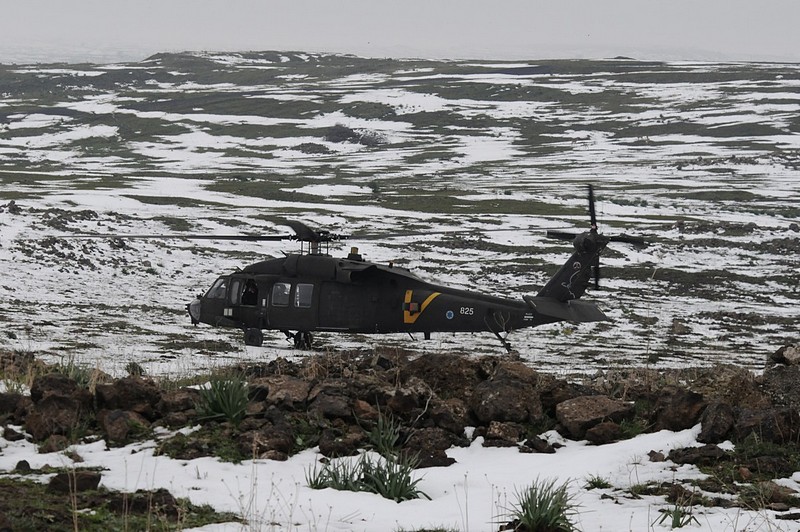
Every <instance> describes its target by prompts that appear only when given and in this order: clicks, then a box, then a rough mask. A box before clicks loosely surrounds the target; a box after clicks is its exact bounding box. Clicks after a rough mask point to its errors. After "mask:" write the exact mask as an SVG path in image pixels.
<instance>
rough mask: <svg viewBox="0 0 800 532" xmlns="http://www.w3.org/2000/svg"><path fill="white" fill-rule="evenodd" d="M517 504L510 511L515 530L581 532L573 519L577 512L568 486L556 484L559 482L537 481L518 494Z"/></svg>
mask: <svg viewBox="0 0 800 532" xmlns="http://www.w3.org/2000/svg"><path fill="white" fill-rule="evenodd" d="M516 497H517V503H516V504H515V505H513V506H512V508H511V509H510V510H509V514H510V517H511V518H512V519H513V523H514V529H513V530H520V531H522V530H525V531H529V532H534V531H540V530H547V531H548V532H572V531H573V530H577V528H575V525H574V524H573V523H572V519H571V518H572V516H573V515H574V514H575V513H577V511H576V509H575V508H576V505H575V504H574V503H573V502H572V496H571V495H570V494H569V493H568V492H567V485H566V484H562V485H561V486H556V485H555V480H549V481H540V480H539V479H537V480H536V481H534V483H533V484H532V485H531V486H529V487H528V488H526V489H524V490H522V491H521V492H520V491H518V492H517V493H516Z"/></svg>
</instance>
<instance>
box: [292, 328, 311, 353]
mask: <svg viewBox="0 0 800 532" xmlns="http://www.w3.org/2000/svg"><path fill="white" fill-rule="evenodd" d="M313 342H314V337H313V336H311V333H310V332H306V331H297V332H296V333H295V334H294V347H295V349H311V344H312V343H313Z"/></svg>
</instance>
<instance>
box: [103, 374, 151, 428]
mask: <svg viewBox="0 0 800 532" xmlns="http://www.w3.org/2000/svg"><path fill="white" fill-rule="evenodd" d="M95 394H96V396H97V408H98V410H127V411H131V412H136V413H137V414H140V415H142V416H144V417H145V418H147V419H148V420H150V421H153V420H155V419H157V415H156V413H157V412H158V408H157V406H158V404H159V402H160V401H161V390H160V389H159V388H158V386H157V385H156V383H154V382H153V381H151V380H149V379H143V378H141V377H125V378H124V379H119V380H117V381H115V382H113V383H111V384H101V385H98V386H97V389H96V391H95Z"/></svg>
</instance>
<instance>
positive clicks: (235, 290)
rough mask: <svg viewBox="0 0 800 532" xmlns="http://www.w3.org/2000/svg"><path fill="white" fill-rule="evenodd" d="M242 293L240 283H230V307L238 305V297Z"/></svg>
mask: <svg viewBox="0 0 800 532" xmlns="http://www.w3.org/2000/svg"><path fill="white" fill-rule="evenodd" d="M241 293H242V281H240V280H239V279H235V280H233V281H231V305H238V304H239V295H240V294H241Z"/></svg>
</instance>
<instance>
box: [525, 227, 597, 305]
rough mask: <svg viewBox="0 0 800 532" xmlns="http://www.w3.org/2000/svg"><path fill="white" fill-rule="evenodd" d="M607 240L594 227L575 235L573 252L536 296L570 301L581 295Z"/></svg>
mask: <svg viewBox="0 0 800 532" xmlns="http://www.w3.org/2000/svg"><path fill="white" fill-rule="evenodd" d="M608 242H609V240H608V239H607V238H605V237H604V236H603V235H600V234H598V233H597V231H596V230H595V229H592V230H591V231H587V232H585V233H583V234H580V235H578V236H576V237H575V240H574V242H573V244H574V246H575V253H573V254H572V256H571V257H570V258H569V260H568V261H567V262H566V263H565V264H564V265H563V266H562V267H561V269H560V270H558V272H557V273H556V274H555V275H554V276H553V278H552V279H550V281H548V282H547V284H546V285H544V288H542V289H541V290H540V291H539V293H538V294H536V297H548V298H552V299H555V300H556V301H570V300H572V299H578V298H579V297H581V296H582V295H583V294H584V292H586V287H587V286H588V285H589V280H590V279H591V278H592V277H593V273H594V272H593V271H592V269H593V268H595V267H596V265H597V264H598V263H599V257H600V253H602V251H603V249H605V247H606V245H608Z"/></svg>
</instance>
